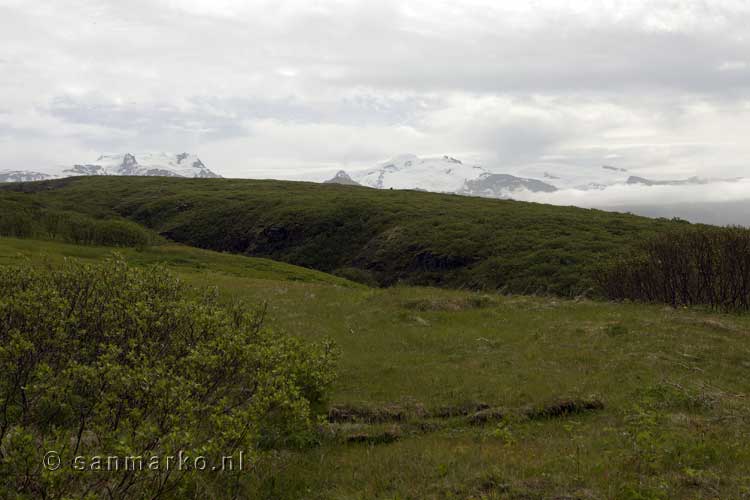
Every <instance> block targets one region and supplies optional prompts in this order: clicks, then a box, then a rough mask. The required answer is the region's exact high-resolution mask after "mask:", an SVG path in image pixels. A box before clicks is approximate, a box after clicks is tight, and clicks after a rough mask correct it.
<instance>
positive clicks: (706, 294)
mask: <svg viewBox="0 0 750 500" xmlns="http://www.w3.org/2000/svg"><path fill="white" fill-rule="evenodd" d="M599 278H600V285H601V288H602V290H603V291H604V293H605V294H606V296H607V297H609V298H610V299H614V300H623V299H630V300H637V301H643V302H658V303H664V304H669V305H671V306H673V307H681V306H696V305H705V306H709V307H711V308H713V309H717V310H723V311H734V312H746V311H748V310H750V230H748V229H743V228H737V227H735V228H718V227H711V226H696V227H686V228H682V229H681V230H679V231H675V230H672V231H668V232H665V233H663V234H660V235H658V236H655V237H652V238H651V239H649V240H647V241H645V242H644V243H643V244H642V245H640V246H639V247H638V248H637V249H636V250H634V251H632V253H631V254H630V255H627V256H625V257H622V258H619V259H618V260H615V261H614V263H613V264H612V265H611V266H609V267H608V268H607V269H606V271H605V272H602V273H601V274H600V275H599Z"/></svg>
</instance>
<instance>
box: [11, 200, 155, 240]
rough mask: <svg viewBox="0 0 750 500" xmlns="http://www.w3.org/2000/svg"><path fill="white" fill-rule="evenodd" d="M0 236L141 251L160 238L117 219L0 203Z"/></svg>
mask: <svg viewBox="0 0 750 500" xmlns="http://www.w3.org/2000/svg"><path fill="white" fill-rule="evenodd" d="M0 236H10V237H16V238H37V239H48V240H56V241H64V242H68V243H74V244H77V245H106V246H120V247H137V248H143V247H145V246H148V245H153V244H155V243H157V242H159V241H160V240H161V238H160V237H159V236H158V235H157V234H156V233H154V232H153V231H149V230H148V229H146V228H145V227H143V226H141V225H139V224H136V223H134V222H131V221H128V220H126V219H123V218H121V217H108V218H105V219H96V218H94V217H90V216H88V215H85V214H81V213H77V212H73V211H67V210H51V209H44V208H39V207H38V206H35V205H32V206H29V205H26V204H21V203H17V202H15V201H12V200H0Z"/></svg>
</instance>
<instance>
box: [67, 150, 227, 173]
mask: <svg viewBox="0 0 750 500" xmlns="http://www.w3.org/2000/svg"><path fill="white" fill-rule="evenodd" d="M68 175H139V176H166V177H201V178H216V177H220V176H219V175H217V174H215V173H214V172H212V171H211V170H209V169H208V168H207V167H206V166H205V165H204V164H203V162H202V161H201V160H200V158H198V157H197V156H196V155H193V154H189V153H178V154H174V153H141V154H137V155H134V154H131V153H124V154H105V155H101V156H100V157H99V158H97V159H96V161H94V162H91V163H85V164H78V165H74V166H73V167H72V168H69V169H65V170H64V171H63V176H68Z"/></svg>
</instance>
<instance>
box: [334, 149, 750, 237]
mask: <svg viewBox="0 0 750 500" xmlns="http://www.w3.org/2000/svg"><path fill="white" fill-rule="evenodd" d="M634 173H635V172H631V171H630V170H628V169H626V168H619V167H613V166H611V165H601V166H599V167H581V168H570V167H568V166H566V165H554V164H544V165H527V166H523V167H507V168H506V169H505V170H504V171H503V170H502V169H500V170H489V169H487V168H485V167H483V166H481V165H477V164H465V163H464V162H462V161H461V160H460V159H457V158H454V157H452V156H448V155H444V156H441V157H432V158H420V157H418V156H416V155H401V156H397V157H395V158H393V159H392V160H389V161H386V162H382V163H381V164H379V165H378V166H376V167H374V168H371V169H364V170H352V171H348V172H347V171H343V170H342V171H339V172H337V173H336V175H335V176H334V177H332V178H330V179H328V180H326V181H325V182H328V183H338V184H350V185H352V184H354V185H360V186H366V187H371V188H376V189H416V190H423V191H432V192H438V193H452V194H460V195H466V196H481V197H486V198H500V199H516V200H523V201H534V202H541V203H550V204H554V205H576V206H581V207H587V208H600V209H605V210H613V211H620V212H633V213H637V214H640V215H647V216H651V217H666V218H674V217H678V218H681V219H685V220H690V221H693V222H705V223H710V224H718V225H728V224H736V225H746V226H750V178H742V177H737V178H731V179H722V178H710V177H706V178H701V177H690V178H687V179H666V178H655V179H647V178H644V177H640V176H638V175H634Z"/></svg>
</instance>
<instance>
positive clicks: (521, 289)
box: [0, 177, 672, 295]
mask: <svg viewBox="0 0 750 500" xmlns="http://www.w3.org/2000/svg"><path fill="white" fill-rule="evenodd" d="M13 190H20V191H24V193H20V192H15V191H13ZM2 201H4V202H6V203H10V202H11V201H15V202H17V203H18V204H20V205H29V204H32V205H38V206H44V207H51V208H52V209H63V210H70V211H78V212H83V213H86V214H89V215H94V216H97V217H111V216H115V215H118V216H125V217H127V218H130V219H132V220H135V221H137V222H140V223H143V224H145V225H147V226H149V227H151V228H154V229H156V230H157V231H158V232H160V233H162V234H164V235H166V236H168V237H169V238H170V239H172V240H174V241H178V242H181V243H185V244H189V245H192V246H197V247H201V248H209V249H213V250H222V251H231V252H236V253H245V254H249V255H255V256H262V257H270V258H273V259H275V260H281V261H286V262H290V263H294V264H297V265H301V266H304V267H309V268H314V269H319V270H323V271H326V272H335V273H337V274H341V275H344V276H349V277H352V278H355V279H358V280H360V281H364V282H377V283H379V284H385V285H392V284H394V283H398V282H401V283H406V284H420V285H437V286H448V287H454V288H462V287H469V288H475V289H493V290H494V289H506V290H508V291H512V292H514V293H536V292H543V293H544V292H552V293H556V294H561V295H577V294H579V293H582V292H585V291H586V290H588V289H589V288H590V287H591V286H592V284H593V282H592V276H593V274H594V273H595V272H596V268H597V266H598V265H599V264H600V263H601V261H602V260H603V259H606V258H607V257H609V256H612V255H614V254H616V253H617V252H619V251H620V250H622V249H623V248H626V247H628V246H630V245H632V244H633V243H635V242H637V241H639V240H641V239H642V238H644V237H646V236H647V235H649V234H652V233H654V232H657V231H660V230H663V229H664V228H666V227H668V226H669V225H670V224H672V223H670V222H666V221H657V220H652V219H646V218H642V217H635V216H631V215H625V214H613V213H608V212H601V211H595V210H585V209H580V208H573V207H553V206H548V205H540V204H534V203H523V202H513V201H501V200H487V199H479V198H468V197H460V196H453V195H440V194H434V193H419V192H412V191H380V190H373V189H367V188H359V187H353V186H339V185H320V184H311V183H301V182H282V181H256V180H228V179H198V180H194V179H164V178H147V177H135V178H122V177H97V178H74V179H63V180H60V181H51V182H42V183H28V184H22V185H16V186H5V187H4V188H1V189H0V202H2Z"/></svg>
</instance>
